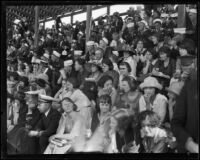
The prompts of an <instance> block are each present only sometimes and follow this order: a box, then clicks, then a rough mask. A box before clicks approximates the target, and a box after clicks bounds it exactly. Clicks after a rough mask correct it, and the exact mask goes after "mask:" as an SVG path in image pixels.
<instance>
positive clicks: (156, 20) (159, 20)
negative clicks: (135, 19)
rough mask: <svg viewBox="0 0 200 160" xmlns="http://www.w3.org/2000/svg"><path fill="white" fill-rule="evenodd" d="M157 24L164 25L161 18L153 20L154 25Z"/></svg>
mask: <svg viewBox="0 0 200 160" xmlns="http://www.w3.org/2000/svg"><path fill="white" fill-rule="evenodd" d="M156 22H160V23H161V24H162V20H161V19H159V18H157V19H154V20H153V23H156Z"/></svg>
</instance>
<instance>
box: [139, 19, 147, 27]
mask: <svg viewBox="0 0 200 160" xmlns="http://www.w3.org/2000/svg"><path fill="white" fill-rule="evenodd" d="M140 22H141V23H144V24H145V26H148V23H147V22H146V21H145V20H141V21H140Z"/></svg>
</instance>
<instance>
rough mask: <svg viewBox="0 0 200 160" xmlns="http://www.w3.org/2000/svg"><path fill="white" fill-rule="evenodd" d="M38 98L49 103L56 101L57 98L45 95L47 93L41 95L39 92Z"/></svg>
mask: <svg viewBox="0 0 200 160" xmlns="http://www.w3.org/2000/svg"><path fill="white" fill-rule="evenodd" d="M38 100H39V101H40V102H49V103H51V102H52V101H55V102H58V100H57V99H56V98H53V97H50V96H47V95H43V94H39V97H38Z"/></svg>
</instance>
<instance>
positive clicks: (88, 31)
mask: <svg viewBox="0 0 200 160" xmlns="http://www.w3.org/2000/svg"><path fill="white" fill-rule="evenodd" d="M91 16H92V6H91V5H87V20H86V39H85V42H86V43H87V41H88V40H89V38H90V21H91ZM85 46H86V44H85ZM86 49H87V47H85V53H86Z"/></svg>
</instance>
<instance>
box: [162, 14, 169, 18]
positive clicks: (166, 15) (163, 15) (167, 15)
mask: <svg viewBox="0 0 200 160" xmlns="http://www.w3.org/2000/svg"><path fill="white" fill-rule="evenodd" d="M161 17H162V18H164V17H169V14H167V13H161Z"/></svg>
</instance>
